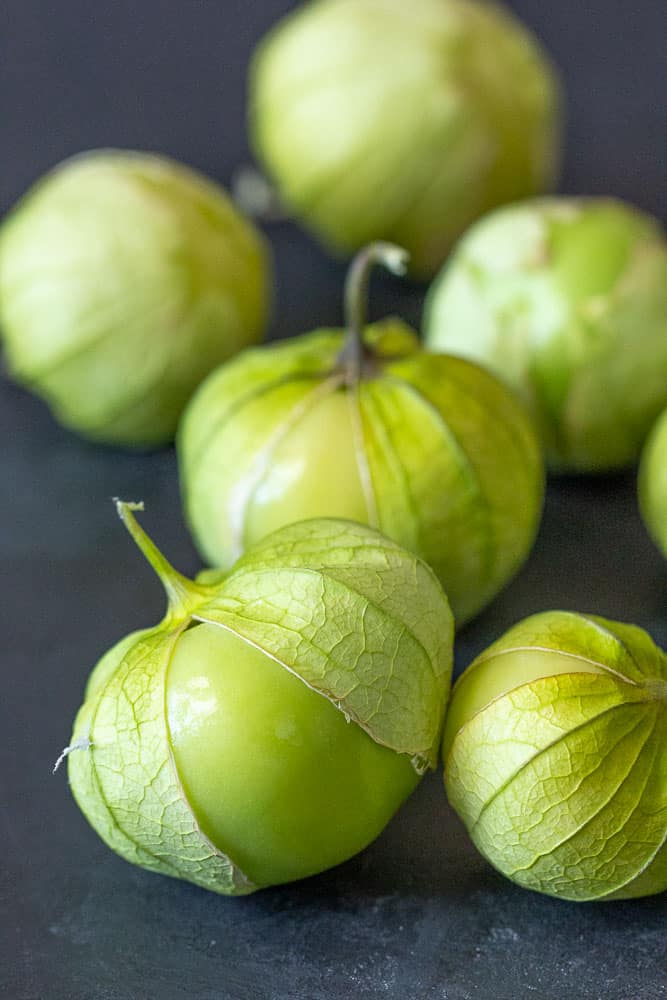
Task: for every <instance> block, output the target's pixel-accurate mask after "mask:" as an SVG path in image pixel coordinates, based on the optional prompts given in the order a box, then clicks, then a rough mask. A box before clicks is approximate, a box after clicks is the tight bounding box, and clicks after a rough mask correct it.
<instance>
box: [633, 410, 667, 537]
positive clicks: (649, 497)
mask: <svg viewBox="0 0 667 1000" xmlns="http://www.w3.org/2000/svg"><path fill="white" fill-rule="evenodd" d="M639 502H640V506H641V511H642V514H643V517H644V520H645V522H646V525H647V527H648V529H649V531H650V532H651V535H652V536H653V538H654V539H655V541H656V543H657V545H658V547H659V548H660V550H661V551H662V553H663V555H665V556H667V409H666V410H665V412H664V413H663V414H662V416H661V417H660V418H659V420H658V421H657V423H656V425H655V427H654V429H653V430H652V431H651V435H650V437H649V439H648V442H647V444H646V447H645V448H644V452H643V454H642V460H641V465H640V467H639Z"/></svg>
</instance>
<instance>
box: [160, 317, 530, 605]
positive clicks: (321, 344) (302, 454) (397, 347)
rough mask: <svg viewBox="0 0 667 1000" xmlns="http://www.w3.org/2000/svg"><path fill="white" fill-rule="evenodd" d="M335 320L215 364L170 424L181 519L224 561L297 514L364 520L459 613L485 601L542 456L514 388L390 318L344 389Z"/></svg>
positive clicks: (524, 513)
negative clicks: (430, 578)
mask: <svg viewBox="0 0 667 1000" xmlns="http://www.w3.org/2000/svg"><path fill="white" fill-rule="evenodd" d="M342 338H343V333H342V331H317V332H315V333H312V334H309V335H307V336H305V337H301V338H298V339H296V340H294V341H289V342H287V343H282V344H277V345H271V346H269V347H266V348H260V349H257V350H254V351H247V352H245V353H244V354H242V355H241V356H240V357H239V358H238V359H236V360H235V361H233V362H232V363H230V364H227V365H223V366H222V367H221V368H220V369H219V370H218V371H217V372H215V373H213V374H212V375H211V376H210V377H209V379H207V381H206V382H205V383H204V385H203V386H202V387H201V389H200V391H199V392H198V393H197V394H196V396H195V397H194V398H193V400H192V402H191V404H190V405H189V407H188V409H187V411H186V414H185V416H184V420H183V424H182V427H181V430H180V432H179V436H178V453H179V461H180V475H181V485H182V492H183V497H184V506H185V511H186V516H187V520H188V522H189V524H190V527H191V530H192V532H193V535H194V538H195V541H196V543H197V545H198V547H199V549H200V551H201V552H202V554H203V555H204V557H205V558H206V559H207V560H208V562H209V563H210V564H212V565H215V566H221V567H223V568H225V567H228V566H230V565H231V564H232V563H233V562H234V561H235V559H236V558H238V556H239V555H240V553H241V552H242V551H244V549H245V548H246V547H247V546H249V545H252V544H253V543H254V542H256V541H257V540H259V539H260V538H262V537H264V536H265V535H266V534H268V533H269V532H270V531H273V530H274V529H276V528H278V527H280V526H282V525H284V524H288V523H290V522H292V521H296V520H299V519H301V518H307V517H319V516H330V517H343V518H350V519H352V520H357V521H360V522H362V523H366V524H370V525H371V526H373V527H375V528H377V529H379V530H380V531H382V532H383V533H384V534H386V535H388V536H389V537H390V538H393V539H394V540H395V541H397V542H399V543H400V544H401V545H403V546H405V547H406V548H407V549H409V550H410V551H413V552H415V553H416V554H417V555H419V556H421V557H422V558H423V559H424V560H425V561H426V562H428V563H429V564H430V565H431V566H432V567H433V569H434V570H435V572H436V574H437V575H438V577H439V579H440V581H441V583H442V585H443V587H444V589H445V592H446V593H447V596H448V598H449V601H450V604H451V606H452V610H453V612H454V617H455V619H456V622H457V625H461V624H463V623H464V622H465V621H467V620H468V619H469V618H471V617H473V616H474V615H475V614H476V613H477V612H479V611H480V610H481V608H482V607H484V606H485V605H486V604H487V603H488V602H489V601H490V600H491V599H492V598H493V597H494V596H495V595H496V594H497V592H498V591H499V590H500V589H501V587H503V586H504V585H505V584H506V583H507V582H508V580H509V579H510V578H511V576H512V575H513V574H514V573H515V572H516V570H517V569H518V567H519V566H520V565H521V563H522V562H523V560H524V559H525V558H526V556H527V554H528V552H529V551H530V548H531V546H532V543H533V540H534V538H535V534H536V531H537V528H538V524H539V519H540V514H541V508H542V497H543V466H542V459H541V455H540V450H539V445H538V442H537V439H536V435H535V433H534V430H533V428H532V425H531V422H530V420H529V418H528V416H527V414H526V413H525V412H524V409H523V407H522V406H521V405H520V404H519V403H518V401H517V400H516V399H515V397H514V396H513V394H512V393H511V392H509V391H508V390H507V389H506V388H505V387H504V386H503V385H502V384H501V383H500V382H498V381H497V380H496V379H494V378H493V377H491V376H490V375H489V374H487V373H486V372H485V371H484V370H482V369H481V368H479V367H478V366H476V365H472V364H469V363H468V362H466V361H462V360H461V359H458V358H450V357H447V358H446V357H435V356H431V355H427V354H425V353H423V352H421V351H420V350H419V348H418V344H417V341H416V339H415V338H414V335H413V334H412V332H411V331H409V330H408V328H406V327H405V326H403V324H401V323H399V322H398V321H395V320H390V321H387V322H385V323H382V324H377V325H375V326H373V327H369V328H368V329H367V331H366V340H367V342H368V343H371V342H372V343H373V345H374V349H375V350H376V351H377V352H378V354H379V357H378V358H377V360H376V362H374V368H373V371H372V374H371V375H370V376H369V377H368V378H365V379H362V381H361V383H360V384H359V386H358V387H355V388H351V387H349V386H348V385H346V384H345V380H344V379H343V378H342V377H341V376H340V374H339V373H338V374H337V371H336V358H337V356H338V353H339V352H340V349H341V346H342Z"/></svg>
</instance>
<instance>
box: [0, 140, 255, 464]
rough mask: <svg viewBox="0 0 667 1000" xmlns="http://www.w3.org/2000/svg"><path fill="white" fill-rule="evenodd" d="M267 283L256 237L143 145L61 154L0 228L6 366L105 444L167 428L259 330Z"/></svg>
mask: <svg viewBox="0 0 667 1000" xmlns="http://www.w3.org/2000/svg"><path fill="white" fill-rule="evenodd" d="M269 283H270V282H269V261H268V255H267V251H266V249H265V246H264V241H263V240H262V238H261V237H260V235H259V233H258V232H257V231H256V230H255V228H254V226H252V225H251V223H250V222H248V221H247V220H246V219H244V218H243V216H242V215H241V214H240V213H239V212H238V211H237V209H236V208H235V207H234V206H233V205H232V203H231V202H230V200H229V199H228V198H227V196H226V194H225V192H224V191H223V190H222V188H220V187H218V185H216V184H214V183H213V182H212V181H210V180H208V179H207V178H205V177H203V176H202V175H200V174H198V173H195V172H194V171H193V170H190V169H188V168H186V167H184V166H182V165H181V164H178V163H175V162H173V161H171V160H168V159H165V158H163V157H159V156H154V155H151V154H147V153H132V152H125V151H118V150H97V151H94V152H91V153H86V154H83V155H80V156H77V157H74V158H73V159H71V160H67V161H66V162H65V163H63V164H61V165H60V166H59V167H57V168H56V169H55V170H54V171H52V172H51V173H50V174H48V175H47V176H46V177H44V178H43V179H42V180H41V181H40V182H39V183H38V184H37V185H35V187H34V188H32V189H31V190H30V191H29V192H28V194H27V195H26V196H25V197H24V198H23V199H22V200H21V201H20V202H19V204H18V205H17V206H16V208H14V210H13V211H12V212H11V213H10V215H9V217H8V218H7V219H6V220H5V221H4V223H3V225H2V227H1V228H0V327H1V330H2V335H3V341H4V349H5V354H6V358H7V362H8V366H9V370H10V372H11V373H12V374H13V376H14V377H15V378H16V379H17V381H19V382H21V383H22V384H24V385H25V386H27V387H28V388H29V389H31V390H32V391H33V392H35V393H36V394H37V395H38V396H41V397H43V398H44V399H45V400H46V401H47V402H48V404H49V405H50V407H51V409H52V410H53V412H54V413H55V415H56V417H57V418H58V420H60V421H61V422H62V423H63V424H64V425H65V426H67V427H69V428H71V429H73V430H75V431H78V432H79V433H81V434H83V435H85V436H86V437H89V438H93V439H95V440H98V441H103V442H107V443H109V444H116V445H123V446H132V447H151V446H155V445H159V444H162V443H164V442H166V441H169V440H170V439H171V438H172V437H173V435H174V431H175V429H176V424H177V422H178V418H179V416H180V413H181V410H182V409H183V407H184V405H185V403H186V402H187V400H188V398H189V397H190V395H191V394H192V392H193V390H194V389H195V388H196V387H197V385H198V384H199V383H200V382H201V380H202V379H203V378H204V376H205V375H207V374H208V372H210V371H211V370H212V369H213V368H215V367H216V366H217V365H218V364H220V363H221V362H222V361H224V360H225V359H226V358H228V357H230V355H232V354H234V353H235V351H238V350H239V349H240V348H242V347H247V346H248V345H249V344H251V343H256V342H257V341H258V340H260V339H261V336H262V334H263V331H264V326H265V321H266V315H267V307H268V299H269Z"/></svg>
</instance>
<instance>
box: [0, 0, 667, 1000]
mask: <svg viewBox="0 0 667 1000" xmlns="http://www.w3.org/2000/svg"><path fill="white" fill-rule="evenodd" d="M289 6H290V4H288V3H286V2H281V0H271V2H266V3H262V4H252V5H251V4H247V2H242V0H236V2H225V3H224V4H221V3H214V2H210V3H206V2H195V0H189V2H180V3H173V4H169V5H167V4H160V3H158V2H157V0H143V2H142V3H141V4H134V3H132V4H131V3H129V0H122V2H116V3H113V4H112V3H104V2H100V3H98V4H90V3H89V2H87V0H86V2H84V0H62V2H61V3H59V4H54V3H52V2H51V0H49V2H47V0H4V3H3V4H2V8H1V9H0V148H1V149H2V151H3V166H2V170H0V208H4V207H6V206H7V205H8V204H9V203H10V201H11V200H13V199H14V198H15V197H16V196H17V195H18V194H19V193H20V192H21V191H22V190H23V189H24V188H25V186H26V185H27V184H28V183H29V181H30V180H32V179H33V178H34V177H35V176H37V175H38V174H39V173H41V172H42V171H43V170H44V169H46V168H47V167H49V166H51V165H52V164H53V163H54V162H55V161H56V160H58V159H60V158H61V157H63V156H65V155H67V154H69V153H72V152H75V151H77V150H78V149H80V148H84V147H89V146H94V145H100V144H105V145H108V144H116V145H127V146H138V147H143V148H152V149H158V150H163V151H165V152H170V153H172V154H174V155H176V156H179V157H180V158H182V159H185V160H187V161H189V162H191V163H193V164H195V165H198V166H200V167H202V168H204V169H206V170H208V171H209V172H210V173H212V174H214V175H215V176H218V177H219V178H220V179H222V180H225V179H227V178H228V176H229V174H230V172H231V170H232V169H233V167H234V166H235V165H236V164H237V163H238V161H239V160H241V159H243V158H244V157H245V156H246V151H245V140H244V137H243V97H242V82H243V74H244V65H245V61H246V58H247V54H248V51H249V49H250V47H251V45H252V43H253V41H254V39H256V38H257V37H258V36H259V34H260V33H261V32H262V30H264V28H265V27H266V26H267V25H268V24H269V23H271V21H272V20H273V19H274V18H275V16H276V15H277V14H278V13H279V12H281V11H283V10H285V9H287V8H288V7H289ZM513 6H514V7H515V9H517V10H518V11H519V12H521V13H522V14H523V15H524V16H525V17H526V19H527V20H528V21H529V22H530V23H531V24H532V25H533V26H534V27H535V28H536V29H538V30H539V32H540V34H541V35H542V36H543V38H544V39H545V40H546V41H547V42H548V43H549V44H550V46H551V48H552V50H553V52H554V54H555V55H556V57H557V58H558V59H559V61H560V62H561V64H562V65H563V67H564V70H565V75H566V81H567V83H568V87H569V90H570V105H571V111H570V125H569V136H570V146H569V152H568V158H567V164H566V175H565V188H566V189H567V190H571V191H581V192H583V191H596V192H607V193H614V194H618V195H621V196H625V197H628V198H632V199H633V200H634V201H635V202H637V203H638V204H640V205H642V206H644V207H645V208H648V209H650V210H653V211H655V212H657V213H659V214H662V215H664V214H667V213H666V211H665V209H666V207H667V206H666V203H665V188H664V185H663V183H662V172H663V170H664V162H665V159H666V158H667V157H666V155H665V153H666V151H665V129H664V105H663V104H662V103H661V99H662V93H663V89H664V74H665V64H664V58H663V39H664V34H665V30H664V29H665V27H666V25H665V13H664V12H665V7H664V4H662V3H651V2H649V0H642V2H640V3H637V4H635V5H633V6H631V5H628V4H626V3H621V2H618V3H617V2H615V0H614V2H612V0H604V2H603V0H597V2H594V3H592V4H587V5H582V4H581V3H579V2H574V0H564V2H562V3H560V4H548V5H545V4H543V3H541V2H540V0H522V2H520V3H516V4H514V5H513ZM167 12H168V16H167ZM271 237H272V240H273V243H274V247H275V250H276V256H277V260H278V279H279V296H278V312H277V318H276V321H275V324H274V333H275V334H278V335H285V334H287V333H292V332H298V331H300V330H303V329H307V328H309V327H312V326H314V325H317V324H319V323H321V322H335V321H337V319H338V318H339V312H340V306H339V297H340V289H339V284H340V279H341V275H342V267H341V265H340V264H336V263H331V262H329V261H327V260H326V258H325V257H324V256H323V255H322V254H321V253H319V252H317V251H316V250H314V249H313V247H312V245H311V244H310V242H309V241H308V239H307V238H306V237H305V236H303V235H302V234H298V233H297V232H296V231H295V230H293V229H292V228H291V227H287V226H282V227H277V228H275V229H274V230H273V231H272V233H271ZM419 304H420V293H419V291H418V290H417V289H414V288H406V287H405V286H400V285H398V284H397V283H384V284H379V286H378V288H377V294H376V299H375V305H374V310H375V312H376V313H378V314H382V312H383V311H384V310H385V309H390V308H391V309H400V310H401V311H402V312H403V313H404V314H405V315H407V316H408V317H409V318H411V319H413V320H416V319H417V318H418V314H419ZM0 427H1V428H2V434H1V438H0V574H1V575H2V579H1V581H0V586H1V602H0V609H1V610H0V615H2V634H3V637H4V643H3V655H2V668H1V669H2V672H3V677H4V679H5V684H4V688H3V693H2V697H1V698H0V731H1V732H2V734H3V740H2V746H3V751H2V761H1V763H0V836H1V837H2V844H3V852H2V853H3V856H2V862H1V863H0V996H2V997H7V998H11V1000H60V998H67V1000H136V998H157V997H159V998H160V1000H181V998H186V997H187V998H189V997H193V998H197V1000H213V998H215V1000H218V998H229V1000H246V998H247V1000H269V998H271V1000H273V998H295V1000H297V998H298V1000H319V998H323V1000H324V998H327V1000H328V998H338V997H347V996H349V997H357V996H358V997H378V998H384V997H390V998H396V1000H412V998H415V1000H422V998H423V1000H435V998H438V1000H468V998H485V1000H486V998H489V1000H491V998H493V1000H523V998H530V997H533V996H534V997H537V998H547V1000H561V998H562V1000H573V998H584V1000H659V998H662V997H665V996H667V987H666V986H665V983H666V981H667V945H666V939H667V900H665V898H664V897H661V898H657V899H649V900H645V901H638V902H634V903H619V904H598V905H588V906H577V905H575V904H570V903H559V902H556V901H553V900H549V899H546V898H540V897H538V896H536V895H533V894H531V893H527V892H524V891H521V890H519V889H516V888H514V887H513V886H511V885H510V884H508V883H506V882H505V881H503V880H502V879H501V878H500V877H499V876H497V875H496V874H495V873H494V872H493V871H491V870H490V869H489V868H488V866H486V864H485V863H484V862H483V861H482V860H481V858H479V856H477V855H476V853H475V851H474V850H473V848H472V847H471V846H470V844H469V842H468V840H467V838H466V836H465V834H464V832H463V830H462V828H461V826H460V824H459V823H458V821H457V820H456V818H455V817H454V816H453V815H452V813H451V811H450V810H449V809H448V807H447V805H446V802H445V798H444V794H443V792H442V789H441V785H440V778H439V776H436V777H433V778H431V779H428V780H426V781H425V782H424V783H423V785H422V786H421V788H420V789H419V790H418V792H417V793H416V794H415V796H414V797H413V798H412V800H411V801H410V802H409V803H408V804H407V805H406V807H405V808H404V809H403V811H402V812H401V813H400V814H399V816H397V817H396V819H395V820H394V822H392V823H391V824H390V826H389V828H388V829H387V830H386V832H385V834H384V835H383V836H382V837H381V838H380V839H379V840H378V841H377V842H376V843H375V844H374V845H373V846H372V847H371V848H369V849H368V850H367V851H366V852H364V854H362V855H361V856H360V857H358V858H357V859H355V860H353V861H351V862H349V863H347V864H346V865H343V866H341V867H340V868H338V869H336V870H334V871H332V872H329V873H326V874H324V875H322V876H320V877H318V878H314V879H310V880H308V881H306V882H303V883H301V884H298V885H295V886H291V887H286V888H282V889H277V890H267V891H264V892H261V893H258V894H257V895H255V896H253V897H249V898H247V899H241V900H225V899H222V898H219V897H216V896H213V895H211V894H207V893H205V892H204V891H202V890H198V889H196V888H194V887H191V886H188V885H185V884H182V883H176V882H172V881H170V880H168V879H166V878H161V877H158V876H155V875H150V874H148V873H145V872H142V871H140V870H138V869H133V868H131V867H130V866H129V865H127V864H126V863H124V862H122V861H121V860H119V859H117V858H116V857H115V856H114V855H112V854H111V853H110V852H109V851H108V850H107V849H106V848H105V847H104V845H103V844H102V843H101V842H100V841H99V840H98V839H97V838H96V836H95V835H94V834H93V833H92V831H91V830H90V829H89V828H88V827H87V825H86V823H85V820H84V819H83V817H82V816H81V815H80V814H79V812H78V811H77V809H76V807H75V805H74V803H73V802H72V800H71V798H70V796H69V793H68V791H67V786H66V780H65V775H64V773H60V774H59V775H57V776H56V777H52V776H51V775H50V767H51V765H52V762H53V760H54V758H55V756H57V753H58V751H59V749H60V748H61V747H62V746H63V744H64V743H66V742H67V740H68V737H69V733H70V726H71V721H72V718H73V715H74V712H75V711H76V709H77V707H78V704H79V700H80V697H81V693H82V688H83V683H84V680H85V677H86V675H87V673H88V671H89V669H90V667H91V666H92V665H93V663H94V662H95V660H96V659H97V657H98V656H99V655H100V654H101V653H102V652H103V651H104V650H105V649H106V648H107V647H108V645H110V643H111V642H113V641H114V640H115V639H116V638H118V637H119V636H120V635H122V634H124V633H125V632H128V631H130V629H132V628H135V627H138V626H141V625H145V624H148V623H150V622H152V621H155V620H156V619H157V618H158V616H159V615H160V613H161V611H162V597H161V593H160V590H159V587H158V585H157V584H156V582H155V581H154V579H153V578H152V577H151V574H150V571H149V570H148V569H147V568H146V566H145V565H144V563H143V562H142V560H141V558H140V556H139V555H138V553H137V552H136V550H135V549H134V546H133V545H132V543H131V542H130V540H129V538H127V537H126V536H125V534H124V531H123V529H122V527H121V526H120V524H119V523H118V522H117V521H116V519H115V515H114V512H113V509H112V506H111V503H110V501H109V498H110V497H111V496H113V495H116V494H120V495H123V496H126V497H132V498H138V497H142V498H143V499H144V500H145V501H146V505H147V514H146V516H145V519H144V523H145V524H146V526H147V527H148V528H149V530H150V531H151V532H152V533H153V534H154V536H155V538H156V540H157V541H158V542H159V543H160V544H162V545H163V546H164V548H165V550H166V552H167V554H168V555H169V556H170V558H172V560H173V561H174V562H175V563H176V565H177V566H179V568H181V569H182V570H184V571H186V572H193V571H195V569H196V568H197V567H198V561H197V558H196V556H195V554H194V551H193V549H192V546H191V544H190V542H189V540H188V538H187V534H186V532H185V529H184V527H183V526H182V523H181V521H180V514H179V502H178V493H177V483H176V477H175V459H174V455H173V453H172V452H171V451H164V452H161V453H159V454H154V455H150V456H132V455H125V454H121V453H119V452H113V451H108V450H104V449H99V448H93V447H92V446H89V445H87V444H85V443H83V442H81V441H78V440H77V439H76V438H74V437H72V436H71V435H68V434H67V433H65V432H64V431H62V430H61V429H59V428H58V427H56V426H55V425H54V423H53V422H52V420H51V418H50V417H49V415H48V413H47V411H46V409H45V408H44V407H43V406H42V405H41V404H40V403H38V402H37V401H35V400H33V399H31V398H30V397H28V396H27V395H26V394H24V393H23V392H22V391H20V390H19V389H17V388H15V387H14V386H12V385H10V384H9V383H8V382H0ZM666 584H667V565H666V564H665V563H664V562H663V561H662V560H661V558H660V556H659V555H658V553H657V551H656V550H655V549H654V548H653V547H652V545H651V543H650V541H649V540H648V538H647V536H646V534H645V532H644V529H643V527H642V525H641V522H640V520H639V518H638V515H637V510H636V504H635V494H634V481H633V478H632V476H627V477H621V478H617V479H612V480H601V481H593V482H591V481H586V480H579V481H576V480H574V481H572V480H568V481H560V482H558V483H555V484H553V485H552V487H551V488H550V491H549V497H548V502H547V507H546V513H545V519H544V524H543V529H542V532H541V535H540V538H539V541H538V544H537V546H536V549H535V552H534V554H533V556H532V558H531V560H530V561H529V563H528V565H527V566H526V568H525V569H524V571H523V572H522V573H521V574H520V576H519V577H518V578H517V580H516V581H515V582H514V583H513V585H512V586H511V587H510V588H508V590H507V591H506V592H505V593H504V594H503V595H502V596H501V597H500V598H499V599H498V600H497V601H496V602H495V603H494V605H493V606H492V607H491V608H490V609H489V610H488V611H487V612H486V613H485V614H484V615H483V616H482V617H481V618H479V619H478V620H477V621H476V622H475V623H474V624H473V625H471V626H470V627H469V628H467V629H466V630H465V632H464V634H463V635H462V636H461V637H460V640H459V643H458V648H457V663H458V667H459V668H461V667H462V666H464V665H465V664H466V663H467V662H468V661H469V660H470V659H471V658H472V656H473V655H474V654H475V653H476V652H478V651H479V650H480V649H482V648H483V647H484V646H485V645H487V644H488V643H489V642H490V641H491V640H492V639H493V638H494V637H495V636H497V635H498V634H499V633H500V632H501V631H502V630H503V629H505V628H507V627H508V626H509V625H510V624H512V623H513V622H514V621H515V620H517V619H518V618H520V617H522V616H524V615H526V614H528V613H530V612H532V611H536V610H539V609H541V608H548V607H556V606H559V607H568V608H577V609H580V610H586V611H594V612H597V613H600V614H606V615H608V616H611V617H618V618H623V619H626V620H630V621H635V622H637V623H638V624H640V625H643V626H645V627H646V628H648V629H649V631H651V632H652V634H653V635H654V637H655V638H656V639H657V640H658V641H659V642H661V643H662V644H663V645H665V644H667V586H666Z"/></svg>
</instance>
